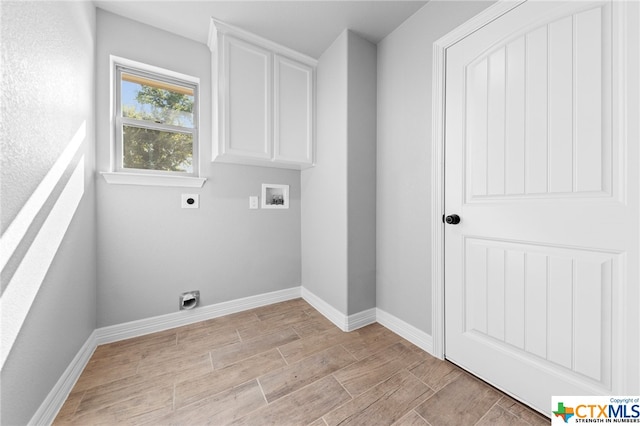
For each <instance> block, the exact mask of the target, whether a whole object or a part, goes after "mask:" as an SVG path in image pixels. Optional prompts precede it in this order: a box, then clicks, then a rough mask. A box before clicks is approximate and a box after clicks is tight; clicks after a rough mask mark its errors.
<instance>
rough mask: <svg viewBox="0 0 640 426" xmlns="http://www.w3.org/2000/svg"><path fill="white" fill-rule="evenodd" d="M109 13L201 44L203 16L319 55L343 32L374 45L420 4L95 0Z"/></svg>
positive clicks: (362, 0) (205, 21)
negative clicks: (353, 34)
mask: <svg viewBox="0 0 640 426" xmlns="http://www.w3.org/2000/svg"><path fill="white" fill-rule="evenodd" d="M95 3H96V5H97V6H98V7H99V8H101V9H104V10H107V11H109V12H112V13H115V14H118V15H122V16H126V17H128V18H130V19H133V20H136V21H139V22H142V23H145V24H148V25H151V26H154V27H157V28H161V29H163V30H166V31H169V32H172V33H175V34H178V35H181V36H183V37H186V38H189V39H192V40H195V41H198V42H201V43H206V42H207V36H208V33H209V18H210V17H215V18H217V19H219V20H221V21H223V22H226V23H227V24H231V25H235V26H237V27H240V28H242V29H244V30H247V31H250V32H252V33H254V34H257V35H259V36H262V37H264V38H266V39H269V40H272V41H274V42H276V43H279V44H282V45H284V46H287V47H289V48H291V49H294V50H297V51H299V52H302V53H305V54H307V55H309V56H311V57H314V58H319V57H320V55H321V54H322V53H323V52H324V51H325V50H326V49H327V48H328V47H329V46H330V45H331V43H333V41H334V40H335V39H336V38H337V37H338V35H340V33H341V32H342V31H343V30H344V29H350V30H352V31H354V32H355V33H357V34H359V35H360V36H362V37H364V38H366V39H367V40H369V41H371V42H372V43H378V42H379V41H380V40H382V39H383V38H384V37H386V36H387V35H388V34H389V33H391V32H392V31H393V30H394V29H395V28H397V27H398V26H399V25H400V24H401V23H402V22H404V21H405V20H406V19H407V18H408V17H409V16H411V15H412V14H414V13H415V12H416V11H417V10H418V9H420V8H421V7H422V6H423V5H424V4H425V3H427V2H426V1H418V0H410V1H401V0H398V1H383V0H379V1H367V0H359V1H339V0H328V1H298V0H288V1H242V0H236V1H215V0H214V1H202V0H201V1H166V0H160V1H153V0H152V1H149V0H143V1H124V0H120V1H114V0H98V1H96V2H95Z"/></svg>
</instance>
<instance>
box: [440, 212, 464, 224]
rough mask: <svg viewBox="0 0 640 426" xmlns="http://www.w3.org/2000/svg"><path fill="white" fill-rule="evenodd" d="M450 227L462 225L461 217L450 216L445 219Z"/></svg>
mask: <svg viewBox="0 0 640 426" xmlns="http://www.w3.org/2000/svg"><path fill="white" fill-rule="evenodd" d="M444 221H445V222H447V223H448V224H449V225H457V224H459V223H460V216H458V215H457V214H450V215H449V216H447V217H446V218H445V219H444Z"/></svg>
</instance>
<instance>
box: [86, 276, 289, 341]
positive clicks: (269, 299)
mask: <svg viewBox="0 0 640 426" xmlns="http://www.w3.org/2000/svg"><path fill="white" fill-rule="evenodd" d="M298 297H300V287H292V288H288V289H285V290H279V291H274V292H271V293H264V294H259V295H256V296H249V297H244V298H242V299H235V300H230V301H228V302H222V303H216V304H213V305H207V306H202V307H199V308H196V309H193V310H188V311H187V310H185V311H178V312H172V313H170V314H165V315H159V316H157V317H151V318H145V319H141V320H137V321H131V322H127V323H124V324H116V325H111V326H108V327H102V328H98V329H97V330H96V341H97V344H98V345H103V344H105V343H111V342H117V341H118V340H124V339H130V338H132V337H138V336H143V335H145V334H150V333H155V332H158V331H163V330H168V329H170V328H175V327H181V326H183V325H187V324H193V323H195V322H199V321H205V320H208V319H212V318H217V317H221V316H224V315H229V314H234V313H236V312H242V311H246V310H248V309H253V308H259V307H260V306H266V305H271V304H273V303H278V302H284V301H285V300H291V299H295V298H298Z"/></svg>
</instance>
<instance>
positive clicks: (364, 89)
mask: <svg viewBox="0 0 640 426" xmlns="http://www.w3.org/2000/svg"><path fill="white" fill-rule="evenodd" d="M317 90H318V112H317V132H318V133H317V158H316V167H314V168H312V169H308V170H304V171H303V172H302V174H301V181H302V217H303V222H302V271H303V272H302V285H303V287H304V288H305V289H307V290H309V291H311V292H312V293H313V294H315V295H316V296H318V297H320V298H321V299H322V300H324V301H325V302H327V303H328V304H329V305H331V306H332V307H334V308H335V309H337V310H338V311H340V312H342V313H343V314H345V315H351V314H354V313H358V312H361V311H363V310H366V309H370V308H373V307H375V303H376V302H375V301H376V295H375V173H376V172H375V158H376V157H375V152H376V145H375V141H376V136H375V131H376V124H375V123H376V106H375V102H376V47H375V45H373V44H371V43H370V42H368V41H366V40H364V39H362V38H361V37H359V36H358V35H356V34H354V33H352V32H350V31H344V32H343V33H342V34H341V35H340V36H339V37H338V38H337V39H336V41H334V43H333V44H332V45H331V46H330V47H329V48H328V49H327V50H326V51H325V52H324V53H323V54H322V56H321V57H320V59H319V61H318V77H317Z"/></svg>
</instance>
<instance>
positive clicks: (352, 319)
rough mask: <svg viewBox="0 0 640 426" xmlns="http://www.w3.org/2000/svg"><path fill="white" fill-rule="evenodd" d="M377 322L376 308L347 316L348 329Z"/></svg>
mask: <svg viewBox="0 0 640 426" xmlns="http://www.w3.org/2000/svg"><path fill="white" fill-rule="evenodd" d="M374 322H376V308H371V309H367V310H366V311H362V312H358V313H357V314H352V315H349V316H348V317H347V331H353V330H357V329H359V328H361V327H364V326H365V325H369V324H373V323H374Z"/></svg>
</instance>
